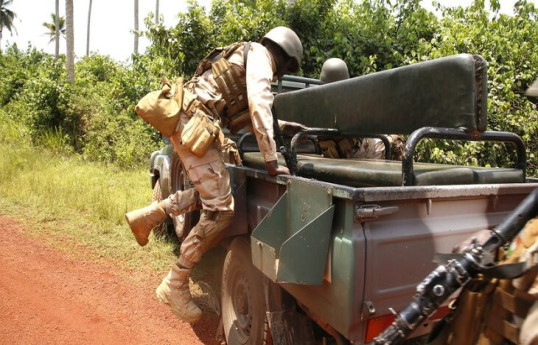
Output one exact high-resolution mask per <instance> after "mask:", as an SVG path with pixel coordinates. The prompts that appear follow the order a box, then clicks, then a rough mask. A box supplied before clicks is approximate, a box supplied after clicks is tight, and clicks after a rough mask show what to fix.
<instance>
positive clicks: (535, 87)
mask: <svg viewBox="0 0 538 345" xmlns="http://www.w3.org/2000/svg"><path fill="white" fill-rule="evenodd" d="M525 95H526V96H528V97H538V79H536V80H535V81H534V83H532V85H531V86H530V87H529V88H528V89H527V91H526V92H525Z"/></svg>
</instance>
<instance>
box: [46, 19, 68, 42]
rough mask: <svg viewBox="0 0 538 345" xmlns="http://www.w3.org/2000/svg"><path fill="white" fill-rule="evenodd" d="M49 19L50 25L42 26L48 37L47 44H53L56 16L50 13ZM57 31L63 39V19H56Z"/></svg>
mask: <svg viewBox="0 0 538 345" xmlns="http://www.w3.org/2000/svg"><path fill="white" fill-rule="evenodd" d="M50 17H51V18H50V19H51V20H52V21H51V22H50V23H43V26H44V27H45V28H46V29H47V32H46V33H45V34H46V35H49V37H50V41H49V43H52V42H54V40H55V39H56V14H54V13H51V14H50ZM58 31H59V32H60V35H61V36H63V37H64V38H65V18H64V17H60V18H58Z"/></svg>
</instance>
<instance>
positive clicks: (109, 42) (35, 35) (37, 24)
mask: <svg viewBox="0 0 538 345" xmlns="http://www.w3.org/2000/svg"><path fill="white" fill-rule="evenodd" d="M73 2H74V17H75V55H76V56H77V57H82V56H84V55H85V54H86V29H87V20H88V6H89V0H74V1H73ZM439 2H440V3H441V4H443V5H449V6H454V5H463V6H467V5H469V4H470V3H471V2H472V0H439ZM515 2H516V0H501V12H502V13H506V14H510V15H511V14H512V9H513V6H514V3H515ZM533 2H534V3H535V4H537V5H538V0H533ZM198 3H200V4H202V5H204V6H206V8H207V7H208V6H210V4H211V0H198ZM159 4H160V5H159V13H160V15H161V16H163V17H164V22H165V25H166V26H168V27H170V26H173V25H174V24H175V23H176V22H177V14H178V13H180V12H183V11H185V10H186V8H187V1H185V0H159ZM422 4H423V6H424V7H425V8H428V9H430V10H432V9H433V7H432V5H431V4H432V0H423V1H422ZM54 6H55V0H13V3H12V4H11V5H10V6H9V7H8V8H9V9H10V10H12V11H13V12H15V13H16V14H17V18H16V19H15V21H14V24H15V29H16V32H15V31H14V32H13V35H11V34H10V33H9V31H7V30H5V29H4V31H3V37H2V42H1V45H2V49H4V48H5V47H6V45H7V44H12V43H17V45H18V46H19V48H21V49H26V47H27V45H28V42H31V44H32V46H34V47H36V48H37V49H40V50H44V51H45V52H47V53H51V54H54V49H55V45H54V42H52V43H49V39H50V37H49V36H48V35H47V34H46V32H47V29H46V28H45V27H44V26H43V23H44V22H49V23H50V22H51V21H52V19H51V13H54V11H55V9H54ZM488 6H489V5H488ZM149 12H155V0H139V26H140V29H141V30H145V25H144V18H145V17H146V16H147V14H148V13H149ZM60 16H62V17H64V16H65V0H60ZM133 29H134V1H133V0H93V4H92V18H91V32H90V51H91V52H97V53H99V54H103V55H109V56H111V57H112V58H114V59H116V60H118V61H124V62H125V61H127V60H128V59H129V58H130V56H131V53H132V52H133V46H134V39H133V36H132V32H131V31H132V30H133ZM147 45H148V42H147V40H145V39H142V38H141V39H140V41H139V52H143V51H144V49H145V47H146V46H147ZM60 52H61V53H64V52H65V40H61V43H60Z"/></svg>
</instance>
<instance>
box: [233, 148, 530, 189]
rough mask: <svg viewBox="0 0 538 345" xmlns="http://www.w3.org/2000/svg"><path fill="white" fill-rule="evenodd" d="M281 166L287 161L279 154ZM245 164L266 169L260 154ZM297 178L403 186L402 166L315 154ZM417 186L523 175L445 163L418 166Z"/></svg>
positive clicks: (301, 162)
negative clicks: (324, 156)
mask: <svg viewBox="0 0 538 345" xmlns="http://www.w3.org/2000/svg"><path fill="white" fill-rule="evenodd" d="M278 161H279V164H282V165H284V164H285V161H284V158H283V157H282V156H281V155H280V154H279V159H278ZM243 163H244V165H246V166H248V167H252V168H257V169H265V162H264V160H263V157H262V156H261V154H260V153H259V152H246V153H244V155H243ZM297 175H299V176H302V177H307V178H315V179H317V180H320V181H326V182H331V183H337V184H342V185H346V186H351V187H373V186H376V187H381V186H401V185H402V163H401V162H399V161H385V160H367V159H361V160H355V159H332V158H323V157H320V156H315V155H298V156H297ZM413 178H414V181H415V185H417V186H428V185H456V184H486V183H521V182H524V179H525V177H524V174H523V171H522V170H521V169H516V168H484V167H468V166H458V165H446V164H431V163H415V166H414V172H413Z"/></svg>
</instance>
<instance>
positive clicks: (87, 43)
mask: <svg viewBox="0 0 538 345" xmlns="http://www.w3.org/2000/svg"><path fill="white" fill-rule="evenodd" d="M91 18H92V0H90V6H89V7H88V29H87V36H86V56H90V21H91Z"/></svg>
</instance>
